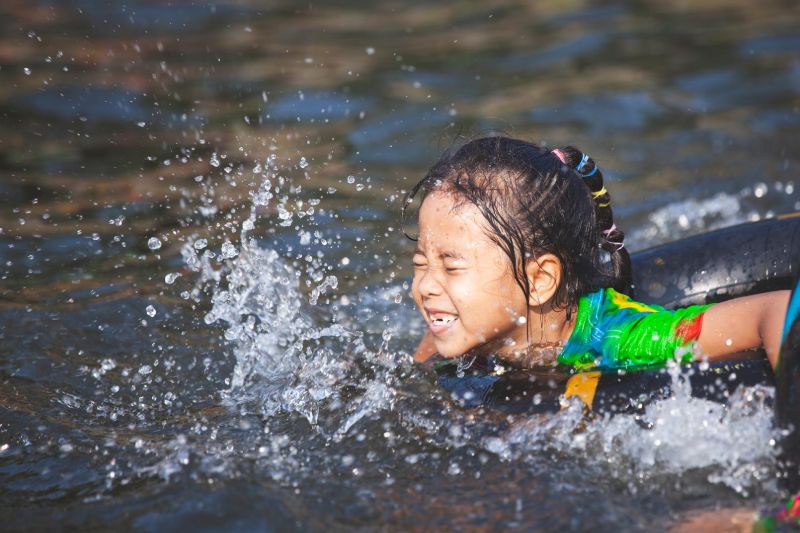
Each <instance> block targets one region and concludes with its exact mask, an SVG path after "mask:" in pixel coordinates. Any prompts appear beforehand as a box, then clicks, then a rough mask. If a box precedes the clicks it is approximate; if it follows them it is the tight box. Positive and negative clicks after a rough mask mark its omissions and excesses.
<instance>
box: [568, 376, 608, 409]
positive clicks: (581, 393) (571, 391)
mask: <svg viewBox="0 0 800 533" xmlns="http://www.w3.org/2000/svg"><path fill="white" fill-rule="evenodd" d="M599 382H600V372H581V373H580V374H575V375H574V376H572V377H571V378H569V380H568V381H567V388H566V390H565V391H564V397H566V398H569V397H570V396H577V397H578V398H580V399H581V401H582V402H583V403H585V404H586V407H588V408H589V409H591V408H592V402H593V401H594V393H595V392H596V391H597V384H598V383H599Z"/></svg>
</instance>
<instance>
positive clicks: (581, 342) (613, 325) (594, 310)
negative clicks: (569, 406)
mask: <svg viewBox="0 0 800 533" xmlns="http://www.w3.org/2000/svg"><path fill="white" fill-rule="evenodd" d="M709 307H710V305H695V306H691V307H686V308H684V309H678V310H675V311H672V310H669V309H665V308H663V307H660V306H657V305H646V304H642V303H639V302H635V301H633V300H631V299H630V298H629V297H628V296H625V295H624V294H621V293H618V292H617V291H615V290H614V289H602V290H599V291H597V292H594V293H591V294H588V295H586V296H583V297H581V298H580V300H579V302H578V313H577V316H576V323H575V329H574V330H573V332H572V335H571V336H570V338H569V340H568V341H567V343H566V345H565V346H564V349H563V351H562V352H561V354H560V355H559V356H558V362H559V363H560V364H562V365H566V366H569V367H571V368H572V369H574V370H578V371H583V370H590V369H600V370H604V369H607V370H613V369H628V368H654V367H662V366H664V365H665V364H666V362H667V361H668V360H669V359H673V358H676V357H677V358H678V359H680V360H681V361H682V362H689V361H691V359H692V353H691V348H692V345H693V344H694V342H695V341H696V340H697V337H698V336H699V335H700V329H701V328H702V324H703V313H704V312H705V311H706V309H708V308H709Z"/></svg>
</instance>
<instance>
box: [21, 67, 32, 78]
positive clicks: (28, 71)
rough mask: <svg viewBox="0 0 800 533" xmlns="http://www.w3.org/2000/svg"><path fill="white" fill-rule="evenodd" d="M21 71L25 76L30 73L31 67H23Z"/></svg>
mask: <svg viewBox="0 0 800 533" xmlns="http://www.w3.org/2000/svg"><path fill="white" fill-rule="evenodd" d="M22 72H24V73H25V75H26V76H30V75H31V69H29V68H28V67H25V68H23V69H22Z"/></svg>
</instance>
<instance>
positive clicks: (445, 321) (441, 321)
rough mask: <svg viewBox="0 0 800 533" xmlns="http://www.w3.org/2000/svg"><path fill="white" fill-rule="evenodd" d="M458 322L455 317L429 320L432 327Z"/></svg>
mask: <svg viewBox="0 0 800 533" xmlns="http://www.w3.org/2000/svg"><path fill="white" fill-rule="evenodd" d="M456 320H458V317H455V316H447V317H437V318H431V324H433V325H434V326H447V325H448V324H452V323H453V322H455V321H456Z"/></svg>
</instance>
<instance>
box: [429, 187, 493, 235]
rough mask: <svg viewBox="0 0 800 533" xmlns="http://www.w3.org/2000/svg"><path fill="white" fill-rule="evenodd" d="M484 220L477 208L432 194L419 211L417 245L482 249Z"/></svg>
mask: <svg viewBox="0 0 800 533" xmlns="http://www.w3.org/2000/svg"><path fill="white" fill-rule="evenodd" d="M484 223H485V220H484V218H483V215H481V213H480V211H478V209H477V208H476V207H475V206H474V205H472V204H470V203H464V202H461V201H459V198H458V197H457V196H454V195H453V194H451V193H444V192H438V191H437V192H434V193H431V194H430V195H428V196H427V197H426V198H425V200H424V201H423V202H422V206H421V207H420V210H419V244H420V245H421V246H424V247H429V246H438V247H443V248H445V247H447V246H453V245H457V244H458V245H460V246H469V247H474V246H478V245H479V246H485V245H486V244H487V242H489V240H488V237H487V236H486V233H485V229H484Z"/></svg>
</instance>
